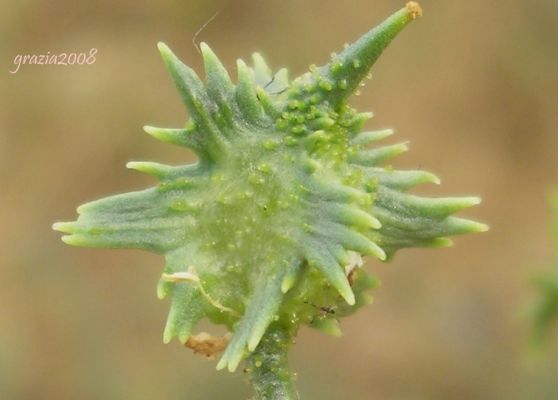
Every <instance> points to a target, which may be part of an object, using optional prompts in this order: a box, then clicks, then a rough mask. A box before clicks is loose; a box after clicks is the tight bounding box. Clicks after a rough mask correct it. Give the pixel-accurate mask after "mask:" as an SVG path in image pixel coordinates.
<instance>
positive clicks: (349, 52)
mask: <svg viewBox="0 0 558 400" xmlns="http://www.w3.org/2000/svg"><path fill="white" fill-rule="evenodd" d="M420 15H422V10H421V8H420V6H419V5H418V4H417V3H415V2H409V3H407V5H406V6H405V7H404V8H402V9H401V10H399V11H397V12H396V13H394V14H393V15H391V16H390V17H388V18H387V19H386V20H385V21H384V22H382V23H381V24H380V25H378V26H377V27H375V28H373V29H372V30H370V31H369V32H368V33H366V34H365V35H364V36H362V37H361V38H360V39H358V40H357V41H356V42H354V43H353V44H351V45H350V46H348V47H347V48H346V49H345V50H343V51H342V52H341V53H340V54H339V55H337V56H334V57H333V59H332V60H331V62H330V63H329V64H327V65H326V66H324V67H322V68H321V69H320V70H319V71H318V72H319V74H320V77H321V78H322V79H323V80H324V81H326V82H330V83H331V85H332V87H333V89H332V90H328V91H324V96H325V97H326V98H327V99H328V100H329V101H330V103H331V104H333V105H335V104H339V103H341V102H343V101H344V100H345V99H347V98H348V97H349V96H350V95H351V94H352V93H353V92H354V91H355V90H356V88H357V87H358V85H359V83H360V82H361V81H362V80H363V79H364V78H365V77H366V76H367V74H368V71H369V70H370V68H371V67H372V65H374V63H375V62H376V60H377V59H378V57H379V56H380V55H381V54H382V52H383V51H384V49H385V48H386V47H387V46H388V45H389V43H390V42H391V41H392V40H393V39H394V38H395V37H396V36H397V34H398V33H399V32H401V30H402V29H403V28H404V27H405V26H406V25H407V24H409V23H410V22H411V21H413V20H415V19H416V18H417V17H419V16H420Z"/></svg>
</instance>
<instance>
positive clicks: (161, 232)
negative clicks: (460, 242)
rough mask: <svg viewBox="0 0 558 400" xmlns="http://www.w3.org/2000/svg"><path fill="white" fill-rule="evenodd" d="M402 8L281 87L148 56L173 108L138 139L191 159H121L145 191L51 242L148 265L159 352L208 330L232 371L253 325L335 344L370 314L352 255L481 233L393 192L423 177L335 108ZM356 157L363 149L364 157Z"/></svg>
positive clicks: (404, 18)
mask: <svg viewBox="0 0 558 400" xmlns="http://www.w3.org/2000/svg"><path fill="white" fill-rule="evenodd" d="M416 16H417V15H416V10H415V11H413V10H412V9H411V8H409V7H406V8H403V9H402V10H400V11H398V12H396V13H395V14H394V15H392V16H391V17H389V18H388V19H387V20H385V21H384V22H383V23H382V24H380V25H379V26H378V27H376V28H374V29H372V30H371V31H370V32H368V33H367V34H365V35H364V36H362V37H361V38H360V39H359V40H357V41H356V42H355V43H353V44H352V45H350V46H346V47H345V49H344V50H343V51H342V52H341V53H339V54H338V55H336V54H332V58H331V61H330V62H329V63H327V64H326V65H324V66H321V67H311V68H310V71H309V72H307V73H305V74H303V75H302V76H300V77H298V78H296V79H294V80H289V78H288V73H287V70H286V69H281V70H279V71H277V72H276V73H272V71H271V70H270V69H269V67H268V66H267V65H266V63H265V62H264V60H263V58H262V57H261V56H260V55H259V54H254V56H253V65H252V66H248V65H247V64H246V63H244V62H243V61H242V60H238V61H237V74H238V77H237V80H236V84H235V83H233V82H232V80H231V78H230V77H229V75H228V73H227V71H226V70H225V68H224V67H223V65H222V64H221V62H220V61H219V59H218V58H217V56H216V55H215V54H214V53H213V52H212V51H211V49H210V48H209V47H208V46H207V45H206V44H203V43H202V44H201V53H202V55H203V60H204V64H205V82H203V81H202V80H201V79H200V78H199V77H198V76H197V74H196V73H195V72H194V71H193V70H192V69H190V68H189V67H187V66H186V65H184V64H183V63H182V62H181V61H180V60H179V59H178V58H177V57H176V56H175V55H174V54H173V53H172V52H171V50H170V49H169V48H168V47H167V46H165V45H164V44H162V43H161V44H159V50H160V52H161V55H162V58H163V60H164V63H165V65H166V67H167V69H168V71H169V72H170V74H171V76H172V78H173V80H174V83H175V85H176V87H177V89H178V92H179V93H180V96H181V98H182V101H183V102H184V105H185V106H186V108H187V110H188V112H189V115H190V120H189V121H188V122H187V123H186V125H185V127H184V128H179V129H166V128H155V127H145V131H146V132H147V133H149V134H150V135H152V136H153V137H155V138H157V139H159V140H162V141H164V142H168V143H172V144H176V145H179V146H184V147H186V148H189V149H191V150H193V151H194V152H195V153H196V155H197V156H198V162H197V163H195V164H192V165H185V166H168V165H163V164H159V163H153V162H131V163H129V164H128V167H129V168H132V169H135V170H138V171H141V172H145V173H148V174H151V175H153V176H154V177H155V178H156V179H157V180H158V184H157V186H155V187H153V188H150V189H147V190H144V191H139V192H132V193H126V194H121V195H116V196H111V197H107V198H104V199H101V200H97V201H94V202H91V203H87V204H85V205H82V206H81V207H79V208H78V213H79V218H78V219H77V221H75V222H68V223H58V224H55V226H54V229H56V230H59V231H61V232H64V233H67V234H68V235H66V236H63V238H62V239H63V240H64V242H66V243H68V244H71V245H76V246H87V247H107V248H134V249H143V250H148V251H151V252H155V253H158V254H162V255H164V257H165V259H166V266H165V269H164V273H163V277H162V279H161V281H160V283H159V287H158V294H159V297H160V298H164V297H170V299H171V308H170V313H169V317H168V321H167V324H166V328H165V331H164V341H165V342H169V341H170V340H171V339H172V338H173V337H178V339H179V340H180V341H181V342H185V341H186V340H187V339H188V337H189V336H190V335H191V333H192V330H193V329H194V327H195V325H196V323H197V322H198V321H199V320H201V319H202V318H208V319H209V320H211V321H213V322H214V323H216V324H222V325H225V326H226V327H227V328H228V329H229V330H230V331H232V332H233V336H232V339H231V341H230V343H229V345H228V347H227V349H226V350H225V352H224V354H223V356H222V358H221V359H220V361H219V363H218V368H219V369H221V368H228V369H229V370H231V371H234V370H235V369H236V368H237V366H238V365H239V363H240V362H241V361H242V359H243V358H245V357H246V356H247V355H248V354H250V353H251V352H253V351H254V349H255V348H256V347H257V346H258V343H259V342H260V340H261V339H262V336H263V335H264V334H265V332H266V329H267V328H268V326H269V325H270V324H271V323H272V322H273V323H278V324H281V325H282V326H284V327H286V328H287V329H288V330H289V331H290V332H295V331H296V329H298V327H300V326H302V325H309V326H312V327H314V328H317V329H320V330H323V331H325V332H328V333H331V334H334V335H338V334H339V333H340V330H339V326H338V324H337V320H338V319H339V318H341V317H343V316H345V315H348V314H350V313H352V312H354V311H355V310H356V309H357V308H358V307H360V306H362V305H363V304H366V303H369V302H370V295H369V290H370V289H371V288H372V287H373V286H375V284H376V282H375V280H374V279H373V278H371V277H370V276H368V275H367V274H366V273H365V272H364V271H363V270H362V269H361V268H359V266H360V265H359V264H360V262H359V260H360V256H361V255H362V256H367V255H369V256H373V257H375V258H377V259H379V260H382V261H384V260H387V259H388V258H389V257H390V256H391V255H393V254H394V253H395V252H396V251H397V250H398V249H401V248H405V247H440V246H447V245H450V244H451V241H450V240H449V239H448V238H447V237H448V236H450V235H456V234H463V233H468V232H481V231H485V230H486V229H487V228H486V226H485V225H483V224H480V223H477V222H473V221H470V220H467V219H462V218H458V217H454V216H452V214H454V213H455V212H457V211H460V210H462V209H464V208H467V207H470V206H473V205H475V204H478V202H479V199H478V198H476V197H460V198H424V197H419V196H416V195H413V194H409V193H408V190H409V189H411V188H413V187H414V186H416V185H418V184H421V183H438V178H436V177H435V176H434V175H433V174H431V173H428V172H423V171H400V170H395V169H392V168H391V167H389V166H386V164H385V163H386V162H387V161H388V160H389V159H391V158H392V157H394V156H396V155H398V154H400V153H401V152H403V151H405V150H406V148H407V147H406V145H405V144H395V145H377V144H376V143H377V142H380V140H381V139H384V138H385V137H387V136H389V135H391V134H392V131H391V130H381V131H373V132H368V131H364V132H363V131H362V128H363V125H364V124H365V122H366V121H367V120H368V119H369V118H370V117H371V114H370V113H358V112H356V111H355V110H354V109H353V108H351V107H350V106H349V105H348V104H347V100H348V99H349V97H350V96H351V95H352V94H353V93H354V92H355V91H356V90H357V88H358V86H359V84H360V83H361V82H362V81H363V80H364V79H366V78H367V75H368V74H369V70H370V67H371V66H372V65H373V64H374V63H375V61H376V59H377V58H378V57H379V55H380V54H381V52H382V51H383V50H384V48H385V47H386V46H387V45H388V44H389V42H390V41H391V40H392V39H393V38H394V37H395V36H396V35H397V33H399V31H400V30H401V29H402V28H403V27H404V26H405V25H406V24H407V23H409V22H410V21H412V20H413V19H414V18H415V17H416ZM370 145H372V146H370Z"/></svg>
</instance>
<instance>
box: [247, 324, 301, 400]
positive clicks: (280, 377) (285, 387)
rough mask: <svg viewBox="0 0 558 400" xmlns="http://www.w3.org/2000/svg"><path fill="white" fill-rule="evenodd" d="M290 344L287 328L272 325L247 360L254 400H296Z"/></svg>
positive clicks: (290, 338) (290, 339)
mask: <svg viewBox="0 0 558 400" xmlns="http://www.w3.org/2000/svg"><path fill="white" fill-rule="evenodd" d="M291 341H292V337H291V334H290V333H289V332H288V331H287V330H286V329H284V328H283V327H281V326H279V325H276V324H272V325H270V327H269V328H268V330H267V332H266V334H265V335H264V337H263V338H262V341H261V342H260V344H259V345H258V347H256V350H254V352H253V353H252V354H251V355H250V356H249V357H248V358H247V359H246V369H245V371H246V372H247V373H248V374H249V376H250V382H251V383H252V386H253V387H254V392H255V394H256V397H255V398H256V400H297V399H298V398H299V397H298V393H297V392H296V389H295V388H294V385H293V374H292V373H291V372H290V370H289V365H288V360H287V353H288V351H289V347H290V345H291Z"/></svg>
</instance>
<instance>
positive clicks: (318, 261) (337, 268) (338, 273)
mask: <svg viewBox="0 0 558 400" xmlns="http://www.w3.org/2000/svg"><path fill="white" fill-rule="evenodd" d="M301 243H303V244H304V248H303V249H302V250H303V252H304V254H305V255H306V259H307V260H308V265H310V266H311V267H314V268H317V269H318V270H319V271H320V272H321V273H322V275H323V276H324V277H325V278H326V280H327V281H328V282H329V283H330V284H331V285H332V286H333V287H334V288H335V289H336V290H337V291H338V292H339V294H340V295H341V296H342V297H343V299H345V301H346V302H347V304H349V305H353V304H355V295H354V293H353V290H352V289H351V285H350V284H349V280H348V279H347V276H346V275H345V270H344V268H343V267H341V265H339V262H338V261H337V259H336V258H335V257H334V256H333V254H331V252H330V251H329V249H328V248H327V247H326V246H325V245H324V244H322V241H320V240H316V239H309V240H308V239H307V240H304V241H302V242H301Z"/></svg>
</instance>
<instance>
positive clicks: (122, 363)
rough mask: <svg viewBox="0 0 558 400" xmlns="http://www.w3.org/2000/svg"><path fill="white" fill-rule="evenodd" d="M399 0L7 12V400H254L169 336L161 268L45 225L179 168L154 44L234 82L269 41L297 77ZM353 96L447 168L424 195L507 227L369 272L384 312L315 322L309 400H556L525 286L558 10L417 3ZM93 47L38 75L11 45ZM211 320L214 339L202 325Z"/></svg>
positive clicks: (7, 6)
mask: <svg viewBox="0 0 558 400" xmlns="http://www.w3.org/2000/svg"><path fill="white" fill-rule="evenodd" d="M403 3H404V2H403V1H399V0H398V1H393V0H374V1H370V0H354V1H353V0H348V1H342V2H340V1H325V0H305V1H294V0H281V1H279V0H261V1H248V0H235V1H232V0H228V1H227V0H190V1H178V0H165V1H158V2H152V1H146V0H135V1H129V0H120V1H109V0H101V1H94V2H93V1H90V2H86V1H75V0H58V1H39V0H24V1H21V0H2V1H1V3H0V4H1V12H0V65H1V66H2V71H0V178H1V180H0V182H1V189H0V243H2V249H1V252H0V268H1V269H0V399H15V400H27V399H30V400H31V399H33V400H34V399H57V400H66V399H72V400H73V399H81V400H89V399H104V400H112V399H135V400H144V399H145V400H148V399H149V400H151V399H164V400H167V399H168V400H175V399H188V400H207V399H216V400H220V399H244V398H248V397H249V395H250V390H249V388H248V386H247V385H245V384H244V382H243V380H245V378H243V377H242V372H238V373H236V374H235V375H231V374H229V373H225V372H216V371H215V370H214V368H215V362H212V361H206V360H204V359H201V358H200V357H197V356H194V355H193V354H191V352H190V351H188V350H186V349H182V348H180V346H179V344H178V343H172V344H170V345H163V344H162V339H161V338H162V330H163V326H164V322H165V319H166V314H167V310H168V303H167V302H166V301H159V300H157V298H156V296H155V285H156V282H157V279H158V277H159V274H160V273H161V269H162V266H163V260H162V258H160V257H156V256H153V255H150V254H147V253H141V252H132V251H109V250H87V249H78V248H72V247H69V246H65V245H64V244H63V243H62V242H61V241H60V235H59V234H58V233H56V232H53V231H51V228H50V226H51V224H52V223H53V222H54V221H58V220H71V219H73V218H74V217H75V215H76V214H75V211H74V210H75V208H76V206H78V205H79V204H81V203H83V202H85V201H88V200H92V199H95V198H99V197H102V196H105V195H108V194H112V193H117V192H123V191H129V190H135V189H140V188H143V187H146V186H148V185H151V184H152V183H153V182H152V180H151V179H149V178H148V177H146V176H142V175H141V174H138V173H135V172H132V171H128V170H126V169H125V167H124V164H125V163H126V162H127V161H129V160H157V161H161V162H169V163H181V162H186V161H190V160H191V155H190V154H189V153H186V152H185V151H183V150H181V149H179V148H174V147H172V146H169V145H166V144H163V143H160V142H157V141H155V140H153V139H151V138H149V137H148V136H147V135H145V134H143V133H142V131H141V126H142V125H144V124H154V125H161V126H169V127H175V126H176V127H178V126H180V125H181V124H182V123H183V122H184V121H185V111H184V110H183V108H182V106H181V103H180V101H179V98H178V95H177V94H176V93H175V90H174V87H173V85H172V83H171V81H170V78H169V77H168V75H167V73H166V71H165V70H164V67H163V64H162V62H161V61H160V59H159V55H158V53H157V51H156V46H155V45H156V43H157V41H159V40H163V41H165V42H166V43H167V44H169V46H171V48H173V50H174V51H175V52H176V53H177V54H178V55H179V56H180V57H181V58H182V59H183V60H184V61H185V62H186V63H187V64H189V65H191V66H193V67H194V68H195V69H196V70H198V71H201V57H200V56H199V55H198V54H197V52H196V50H195V48H194V46H193V45H192V37H193V35H194V33H195V32H196V31H197V30H198V29H199V28H200V27H201V26H202V25H203V24H204V22H205V21H207V20H208V19H209V18H210V17H211V16H212V15H213V14H214V13H215V12H216V11H220V13H219V15H218V17H217V18H216V19H215V20H214V21H213V22H212V23H211V24H209V25H208V26H207V28H206V29H205V30H204V31H203V32H202V33H201V35H200V40H204V41H207V42H208V43H210V45H211V46H212V48H213V49H214V50H215V51H216V52H217V54H218V55H219V56H220V57H221V58H222V60H223V62H224V63H225V64H226V65H227V66H228V67H229V69H230V70H231V71H233V70H234V62H235V59H236V58H237V57H242V58H244V59H249V57H250V54H251V53H252V52H253V51H261V52H263V54H264V55H265V56H266V58H267V60H268V61H269V63H270V64H271V65H272V66H273V67H277V68H278V67H283V66H288V67H289V68H290V71H291V76H292V77H294V76H296V75H298V74H300V73H302V72H304V71H305V70H306V68H307V67H308V65H310V64H312V63H316V64H320V63H323V62H326V61H327V60H328V58H329V54H330V52H331V51H338V50H339V49H340V48H342V46H343V44H344V43H345V42H350V41H352V40H354V39H356V38H357V37H358V36H359V35H360V34H362V33H364V32H365V31H367V30H368V29H369V28H371V27H372V26H373V25H375V24H376V23H378V22H380V21H381V20H382V19H383V18H384V17H386V16H387V15H389V14H390V13H391V12H392V11H395V10H396V9H398V8H400V7H401V6H402V5H403ZM422 5H423V7H424V11H425V15H424V17H423V18H422V19H421V20H419V21H418V22H416V23H414V24H413V25H412V26H411V27H409V28H408V29H407V30H406V31H405V32H403V34H402V35H401V36H400V37H399V38H398V39H397V40H396V41H395V42H394V43H393V44H392V46H391V47H390V48H389V50H388V51H386V53H385V54H384V56H383V57H382V58H381V59H380V61H379V63H378V64H377V65H376V67H375V68H374V79H373V80H372V81H371V82H369V83H368V85H367V86H366V87H365V88H364V89H363V90H362V95H361V96H360V97H357V98H354V99H353V104H354V105H355V106H357V108H359V109H360V110H361V111H366V110H373V111H374V112H375V114H376V118H375V119H373V120H372V121H371V122H370V123H369V125H368V127H369V128H382V127H394V128H395V129H396V130H397V135H396V136H395V137H394V139H393V140H394V141H397V140H410V141H411V145H412V148H411V151H410V152H409V153H408V154H406V155H404V156H402V157H400V158H399V160H396V161H395V163H394V164H395V165H396V166H397V167H401V168H416V167H421V168H424V169H427V170H430V171H433V172H435V173H437V174H438V175H439V176H440V177H441V178H442V185H441V186H440V187H435V188H431V187H426V186H425V187H424V188H421V189H419V190H420V192H421V193H424V194H443V195H446V194H456V195H458V194H465V195H469V194H473V195H477V194H478V195H480V196H482V198H483V201H484V202H483V204H482V205H481V206H479V207H476V208H475V209H472V210H470V211H469V212H468V213H465V215H467V216H470V217H473V218H476V219H478V220H481V221H484V222H488V223H489V224H490V225H491V228H492V229H491V231H490V232H488V233H486V234H482V235H470V236H467V237H462V238H457V240H456V245H455V246H454V247H453V248H449V249H442V250H436V251H434V250H406V251H402V252H400V253H399V255H398V256H397V257H395V260H394V261H393V262H392V263H390V264H381V263H378V262H369V263H368V265H367V268H368V269H369V271H372V272H373V273H374V274H376V275H377V276H379V277H380V278H381V280H382V286H381V287H380V288H379V289H378V290H377V291H376V296H375V298H376V302H375V304H374V305H373V306H370V307H368V308H365V309H364V310H362V311H360V312H359V313H358V314H357V315H355V316H354V317H351V318H349V319H347V320H346V321H344V322H343V328H344V336H343V338H341V339H335V338H330V337H326V336H324V335H322V334H317V333H314V332H310V331H308V330H306V329H305V330H303V331H302V332H301V334H300V336H299V339H298V343H297V345H296V346H295V347H294V349H293V351H292V366H293V369H294V370H295V371H297V372H298V386H299V389H300V392H301V395H302V399H323V400H334V399H356V400H366V399H371V400H374V399H382V400H391V399H397V400H422V399H425V400H430V399H433V400H434V399H435V400H438V399H440V400H447V399H512V400H513V399H537V400H538V399H556V398H558V330H554V332H553V333H554V340H553V341H552V342H551V343H550V346H549V348H548V349H547V351H546V354H545V355H544V356H543V357H541V356H540V355H539V356H538V357H534V356H533V355H532V354H531V352H530V351H529V349H528V348H527V347H526V344H527V338H528V324H527V321H526V320H525V319H524V318H523V317H522V310H523V308H524V307H525V304H526V303H528V302H529V301H530V299H532V298H533V296H534V295H535V293H534V291H533V290H532V288H531V286H530V284H529V278H530V276H532V274H534V273H536V272H537V271H541V270H543V269H544V268H545V266H546V265H547V263H548V261H549V260H550V258H551V255H552V249H551V240H550V237H549V228H550V226H549V220H550V213H549V207H548V204H547V195H548V193H549V190H550V189H551V188H552V187H553V185H558V171H557V167H556V159H557V155H558V134H557V128H556V127H557V126H558V95H557V93H558V44H557V42H556V39H557V38H558V23H557V22H558V20H557V19H558V2H556V1H555V0H539V1H530V2H527V1H519V0H508V1H505V2H503V1H500V2H495V1H494V2H489V1H483V0H469V1H461V2H459V1H429V0H425V1H423V2H422ZM92 47H95V48H98V50H99V52H98V54H97V61H96V63H95V64H93V65H89V66H73V67H69V66H68V67H63V66H37V65H31V66H27V65H24V66H22V67H21V69H20V70H19V72H18V73H17V74H13V75H12V74H10V73H8V70H13V59H14V57H15V56H16V55H17V54H44V53H46V52H47V51H50V52H51V54H56V53H60V52H72V51H77V52H81V51H89V49H90V48H92ZM206 328H207V327H206Z"/></svg>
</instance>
